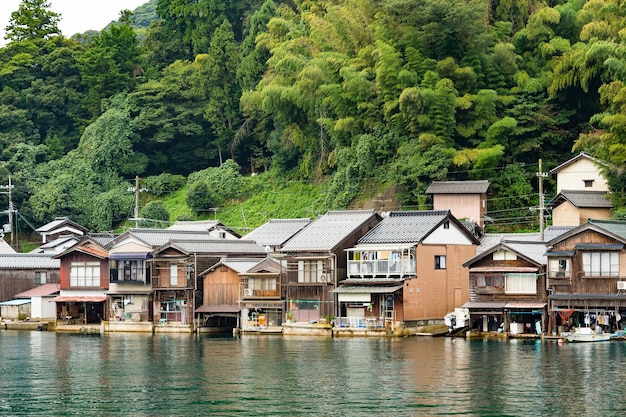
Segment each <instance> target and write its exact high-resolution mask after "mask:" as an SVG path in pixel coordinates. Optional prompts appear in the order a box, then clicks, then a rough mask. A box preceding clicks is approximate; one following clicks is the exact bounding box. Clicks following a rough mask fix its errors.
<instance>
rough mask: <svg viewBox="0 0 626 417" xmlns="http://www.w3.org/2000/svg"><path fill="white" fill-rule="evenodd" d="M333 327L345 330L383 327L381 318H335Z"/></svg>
mask: <svg viewBox="0 0 626 417" xmlns="http://www.w3.org/2000/svg"><path fill="white" fill-rule="evenodd" d="M335 327H339V328H347V329H371V330H373V329H382V328H383V327H385V319H384V318H383V317H336V318H335Z"/></svg>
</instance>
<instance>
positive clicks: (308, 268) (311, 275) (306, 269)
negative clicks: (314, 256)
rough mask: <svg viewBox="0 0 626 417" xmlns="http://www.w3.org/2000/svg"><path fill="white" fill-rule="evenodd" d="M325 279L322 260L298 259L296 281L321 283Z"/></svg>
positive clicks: (326, 278)
mask: <svg viewBox="0 0 626 417" xmlns="http://www.w3.org/2000/svg"><path fill="white" fill-rule="evenodd" d="M327 280H328V277H327V276H326V274H324V261H323V260H321V259H318V260H311V261H298V282H303V283H305V282H313V283H316V282H319V283H323V282H326V281H327Z"/></svg>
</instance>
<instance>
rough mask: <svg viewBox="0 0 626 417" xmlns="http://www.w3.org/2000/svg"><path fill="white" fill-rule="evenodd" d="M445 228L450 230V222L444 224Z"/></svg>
mask: <svg viewBox="0 0 626 417" xmlns="http://www.w3.org/2000/svg"><path fill="white" fill-rule="evenodd" d="M443 228H444V229H449V228H450V222H449V221H445V222H443Z"/></svg>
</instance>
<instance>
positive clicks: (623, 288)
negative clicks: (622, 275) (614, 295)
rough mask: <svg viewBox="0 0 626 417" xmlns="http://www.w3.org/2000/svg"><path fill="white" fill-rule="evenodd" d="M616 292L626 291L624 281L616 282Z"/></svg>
mask: <svg viewBox="0 0 626 417" xmlns="http://www.w3.org/2000/svg"><path fill="white" fill-rule="evenodd" d="M617 289H618V290H626V281H617Z"/></svg>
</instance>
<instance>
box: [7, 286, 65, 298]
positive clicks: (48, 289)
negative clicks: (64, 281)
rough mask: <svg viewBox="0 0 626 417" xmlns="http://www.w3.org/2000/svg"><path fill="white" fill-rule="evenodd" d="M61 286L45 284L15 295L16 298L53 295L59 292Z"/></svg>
mask: <svg viewBox="0 0 626 417" xmlns="http://www.w3.org/2000/svg"><path fill="white" fill-rule="evenodd" d="M59 288H61V284H43V285H40V286H38V287H35V288H31V289H30V290H28V291H24V292H21V293H19V294H15V298H31V297H37V296H44V295H52V294H55V293H58V292H59Z"/></svg>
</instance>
